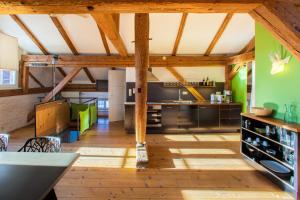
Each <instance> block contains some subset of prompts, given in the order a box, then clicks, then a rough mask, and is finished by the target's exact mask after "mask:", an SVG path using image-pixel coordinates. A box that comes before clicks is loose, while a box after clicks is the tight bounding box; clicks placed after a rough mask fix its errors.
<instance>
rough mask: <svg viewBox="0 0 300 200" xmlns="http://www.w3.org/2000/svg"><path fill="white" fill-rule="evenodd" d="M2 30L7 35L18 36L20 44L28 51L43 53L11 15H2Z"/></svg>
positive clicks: (0, 24)
mask: <svg viewBox="0 0 300 200" xmlns="http://www.w3.org/2000/svg"><path fill="white" fill-rule="evenodd" d="M0 31H1V32H3V33H5V34H7V35H10V36H13V37H16V38H17V39H18V42H19V46H20V47H21V48H22V49H24V50H26V51H27V52H28V53H31V54H42V52H41V51H40V49H39V48H38V47H37V46H36V45H35V44H34V43H33V42H32V40H31V39H30V38H29V37H28V36H27V35H26V33H25V32H24V31H23V30H22V29H21V28H20V27H19V26H18V24H17V23H16V22H15V21H14V20H13V19H12V18H11V17H10V16H9V15H0Z"/></svg>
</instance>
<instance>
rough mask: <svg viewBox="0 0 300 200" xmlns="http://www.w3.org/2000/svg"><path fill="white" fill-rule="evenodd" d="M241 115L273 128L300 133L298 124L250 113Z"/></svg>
mask: <svg viewBox="0 0 300 200" xmlns="http://www.w3.org/2000/svg"><path fill="white" fill-rule="evenodd" d="M241 115H242V116H244V117H248V118H251V119H254V120H258V121H262V122H264V123H267V124H272V125H274V126H278V127H281V128H284V129H287V130H290V131H294V132H296V133H300V124H296V123H287V122H285V121H283V120H281V119H275V118H271V117H258V116H255V115H254V114H252V113H241Z"/></svg>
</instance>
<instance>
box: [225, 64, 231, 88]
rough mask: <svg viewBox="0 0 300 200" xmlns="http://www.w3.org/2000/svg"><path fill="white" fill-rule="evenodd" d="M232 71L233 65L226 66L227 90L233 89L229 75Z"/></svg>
mask: <svg viewBox="0 0 300 200" xmlns="http://www.w3.org/2000/svg"><path fill="white" fill-rule="evenodd" d="M230 72H231V65H227V66H225V90H231V80H230V79H229V75H230Z"/></svg>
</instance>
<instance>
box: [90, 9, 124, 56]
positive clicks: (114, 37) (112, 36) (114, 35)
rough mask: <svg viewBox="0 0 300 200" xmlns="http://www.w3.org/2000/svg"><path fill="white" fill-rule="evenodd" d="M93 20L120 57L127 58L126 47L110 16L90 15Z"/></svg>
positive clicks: (101, 14)
mask: <svg viewBox="0 0 300 200" xmlns="http://www.w3.org/2000/svg"><path fill="white" fill-rule="evenodd" d="M92 16H93V18H94V20H95V21H96V23H97V25H98V26H99V27H100V28H101V30H102V31H103V32H104V33H105V35H106V36H107V37H108V38H109V40H110V41H111V43H112V44H113V45H114V47H115V48H116V50H117V51H118V52H119V54H120V55H121V56H128V53H127V50H126V47H125V45H124V42H123V40H122V38H121V35H120V33H119V30H118V28H117V25H116V22H115V19H114V17H113V15H112V14H103V13H92Z"/></svg>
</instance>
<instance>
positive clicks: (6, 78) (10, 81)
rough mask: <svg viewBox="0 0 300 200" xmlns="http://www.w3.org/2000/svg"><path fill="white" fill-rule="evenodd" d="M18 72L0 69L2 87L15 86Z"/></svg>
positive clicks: (0, 84)
mask: <svg viewBox="0 0 300 200" xmlns="http://www.w3.org/2000/svg"><path fill="white" fill-rule="evenodd" d="M16 75H17V71H15V70H8V69H0V86H15V85H16V84H17V81H16V77H17V76H16Z"/></svg>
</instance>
